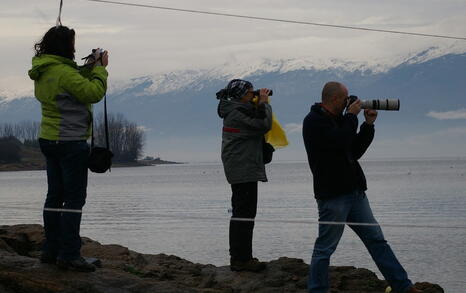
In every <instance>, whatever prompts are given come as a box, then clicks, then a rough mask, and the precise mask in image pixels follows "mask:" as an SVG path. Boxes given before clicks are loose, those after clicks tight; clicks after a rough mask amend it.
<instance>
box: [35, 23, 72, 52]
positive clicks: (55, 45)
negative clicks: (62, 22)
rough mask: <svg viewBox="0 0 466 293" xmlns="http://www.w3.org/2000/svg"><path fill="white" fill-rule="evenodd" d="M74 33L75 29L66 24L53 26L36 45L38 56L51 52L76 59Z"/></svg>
mask: <svg viewBox="0 0 466 293" xmlns="http://www.w3.org/2000/svg"><path fill="white" fill-rule="evenodd" d="M74 35H75V33H74V30H73V29H69V28H68V27H66V26H56V27H55V26H54V27H52V28H51V29H49V30H48V31H47V32H46V33H45V35H44V37H43V38H42V40H41V41H40V42H39V43H37V44H35V45H34V50H35V51H36V56H40V55H42V54H51V55H58V56H62V57H65V58H69V59H71V60H74Z"/></svg>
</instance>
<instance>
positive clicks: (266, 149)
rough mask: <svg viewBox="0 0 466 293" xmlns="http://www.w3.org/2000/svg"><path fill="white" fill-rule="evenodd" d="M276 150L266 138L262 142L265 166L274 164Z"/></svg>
mask: <svg viewBox="0 0 466 293" xmlns="http://www.w3.org/2000/svg"><path fill="white" fill-rule="evenodd" d="M274 151H275V148H274V147H273V146H272V145H271V144H270V143H268V142H266V141H265V138H264V139H263V141H262V154H263V161H264V164H268V163H270V162H272V156H273V152H274Z"/></svg>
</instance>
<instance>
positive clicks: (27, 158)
mask: <svg viewBox="0 0 466 293" xmlns="http://www.w3.org/2000/svg"><path fill="white" fill-rule="evenodd" d="M0 151H1V152H2V154H1V156H0V171H34V170H45V169H46V164H45V158H44V155H43V154H42V152H41V151H40V148H39V145H38V142H37V141H34V142H29V143H23V142H21V141H19V140H18V139H16V138H2V139H1V141H0ZM168 164H184V163H179V162H173V161H166V160H163V159H161V158H159V157H157V158H154V157H150V156H147V157H145V158H144V159H142V160H132V161H125V160H113V164H112V168H119V167H143V166H155V165H168Z"/></svg>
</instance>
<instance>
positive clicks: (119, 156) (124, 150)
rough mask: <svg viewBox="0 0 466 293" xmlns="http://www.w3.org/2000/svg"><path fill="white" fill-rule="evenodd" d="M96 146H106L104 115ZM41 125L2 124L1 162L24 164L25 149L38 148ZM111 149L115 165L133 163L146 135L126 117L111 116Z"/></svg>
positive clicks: (96, 133) (98, 125) (97, 124)
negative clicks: (23, 149)
mask: <svg viewBox="0 0 466 293" xmlns="http://www.w3.org/2000/svg"><path fill="white" fill-rule="evenodd" d="M94 120H95V121H94V123H95V125H94V136H95V143H96V145H99V146H105V127H104V125H105V124H104V117H103V115H101V114H100V115H98V116H97V117H96V118H95V119H94ZM39 132H40V122H37V121H21V122H19V123H2V124H0V163H17V162H21V159H22V155H21V150H22V148H23V147H30V148H37V149H38V148H39V141H38V137H39ZM108 132H109V145H110V150H111V151H112V152H113V154H114V161H115V162H134V161H136V160H137V159H139V158H140V157H141V155H142V153H143V148H144V143H145V132H144V129H143V128H142V127H140V126H139V125H137V124H136V123H135V122H131V121H129V120H128V119H126V118H125V117H124V115H123V114H120V113H117V114H113V113H109V114H108Z"/></svg>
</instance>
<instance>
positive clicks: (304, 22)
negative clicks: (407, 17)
mask: <svg viewBox="0 0 466 293" xmlns="http://www.w3.org/2000/svg"><path fill="white" fill-rule="evenodd" d="M88 1H91V2H100V3H106V4H115V5H125V6H134V7H143V8H152V9H160V10H170V11H178V12H188V13H195V14H207V15H216V16H226V17H236V18H246V19H255V20H262V21H273V22H282V23H293V24H303V25H312V26H321V27H330V28H338V29H350V30H360V31H370V32H378V33H390V34H401V35H411V36H419V37H431V38H442V39H451V40H461V41H466V37H457V36H447V35H437V34H424V33H415V32H406V31H396V30H384V29H374V28H368V27H358V26H347V25H336V24H326V23H318V22H309V21H299V20H290V19H279V18H269V17H259V16H252V15H241V14H231V13H222V12H213V11H204V10H193V9H183V8H174V7H166V6H156V5H149V4H137V3H127V2H120V1H109V0H88Z"/></svg>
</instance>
